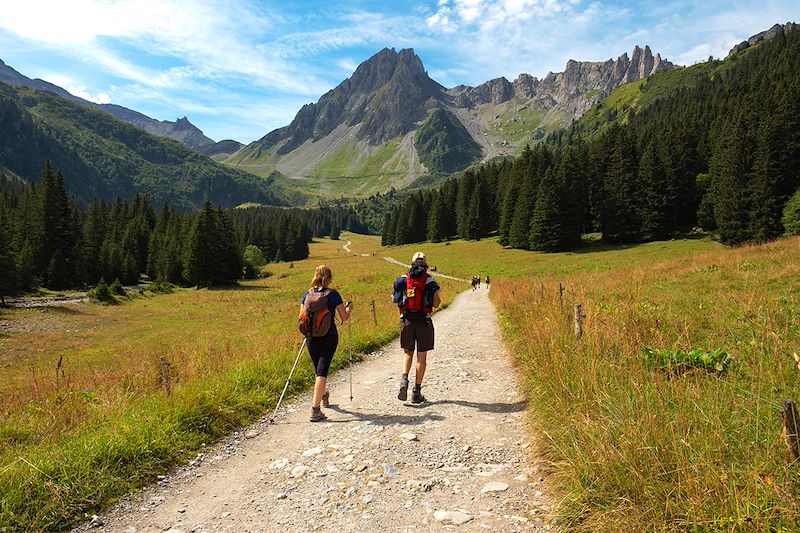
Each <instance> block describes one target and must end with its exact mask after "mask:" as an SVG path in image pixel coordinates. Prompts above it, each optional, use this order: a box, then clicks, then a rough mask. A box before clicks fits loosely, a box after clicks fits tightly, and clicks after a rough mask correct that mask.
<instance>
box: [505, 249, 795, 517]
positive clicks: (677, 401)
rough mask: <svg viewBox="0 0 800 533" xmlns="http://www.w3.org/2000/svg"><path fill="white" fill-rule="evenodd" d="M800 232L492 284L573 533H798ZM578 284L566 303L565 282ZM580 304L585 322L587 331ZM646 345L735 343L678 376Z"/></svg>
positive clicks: (569, 286)
mask: <svg viewBox="0 0 800 533" xmlns="http://www.w3.org/2000/svg"><path fill="white" fill-rule="evenodd" d="M798 258H800V239H788V240H783V241H779V242H775V243H771V244H767V245H763V246H748V247H742V248H736V249H722V250H718V251H713V252H708V253H702V254H696V255H690V256H685V257H679V258H676V259H666V258H665V259H662V260H661V261H654V262H648V263H647V264H643V265H638V266H632V267H630V268H619V269H616V270H613V271H609V272H585V273H580V274H573V275H567V276H556V277H554V278H553V279H552V281H550V282H545V292H544V298H542V297H541V294H542V293H541V286H542V283H541V281H539V280H524V281H523V280H521V279H514V280H509V279H503V280H498V281H497V282H496V283H495V284H494V285H493V287H492V297H493V299H494V300H495V301H496V302H497V303H498V305H499V307H500V309H501V312H502V316H503V320H504V330H505V332H506V338H507V341H508V343H509V345H510V346H511V347H512V350H513V352H514V356H515V360H516V361H517V364H518V366H519V368H520V370H521V371H522V373H523V374H524V376H525V378H526V383H527V389H528V392H529V395H530V401H531V404H530V405H531V413H532V415H533V416H532V417H531V418H532V421H533V423H534V424H535V426H536V427H537V428H538V429H539V431H540V433H541V434H542V435H544V438H543V440H542V446H541V448H542V450H543V452H544V453H545V454H546V455H547V456H548V457H549V458H550V459H551V461H552V463H553V468H554V473H555V478H556V480H557V486H558V487H559V489H560V491H561V493H562V494H563V495H564V501H563V504H562V506H561V508H560V509H559V516H560V518H561V520H562V523H563V524H564V525H565V526H567V527H568V529H570V530H575V531H687V530H694V531H794V530H796V529H797V528H798V527H799V526H800V523H798V517H800V513H799V511H800V490H798V489H800V486H799V485H798V473H800V472H798V468H797V465H796V464H790V463H788V462H787V455H786V453H785V448H784V445H783V443H782V442H781V427H782V421H781V418H780V402H781V400H783V399H784V398H792V399H795V400H797V399H800V387H798V380H799V379H800V371H799V370H798V368H797V367H796V365H795V363H794V360H793V358H792V353H793V352H795V351H797V350H798V348H799V347H800V261H798ZM559 282H560V283H563V285H564V286H565V287H566V295H565V299H564V302H565V305H564V308H563V309H562V308H561V306H560V304H559V299H558V292H557V284H558V283H559ZM574 303H581V304H582V306H583V311H584V313H585V315H586V320H585V324H584V336H583V338H582V339H581V340H580V341H577V340H576V339H575V336H574V330H573V327H574V326H573V322H574V321H573V307H572V305H573V304H574ZM645 346H650V347H658V348H672V347H676V346H677V347H682V348H684V349H687V350H688V349H691V348H695V347H699V348H703V349H713V348H722V349H724V350H726V351H728V352H729V353H730V354H731V355H732V356H733V358H734V362H733V364H732V365H731V367H730V368H729V369H728V371H727V372H725V373H723V374H721V375H716V374H708V373H706V372H704V371H693V372H688V373H686V374H683V375H680V376H676V375H671V374H667V373H665V372H663V371H659V370H654V369H651V368H649V367H648V365H647V364H646V363H645V359H644V357H643V356H642V348H643V347H645Z"/></svg>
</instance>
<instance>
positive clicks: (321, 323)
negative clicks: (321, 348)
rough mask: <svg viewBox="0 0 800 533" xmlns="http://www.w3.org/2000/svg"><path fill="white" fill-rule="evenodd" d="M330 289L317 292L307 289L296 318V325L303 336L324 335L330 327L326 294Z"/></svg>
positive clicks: (331, 318)
mask: <svg viewBox="0 0 800 533" xmlns="http://www.w3.org/2000/svg"><path fill="white" fill-rule="evenodd" d="M330 293H331V290H330V289H325V290H324V291H321V292H317V291H315V290H313V289H312V290H310V291H308V294H307V295H306V299H305V301H304V302H303V308H302V309H301V310H300V316H299V317H298V319H297V326H298V328H299V329H300V333H302V334H303V335H304V336H305V337H324V336H325V335H327V334H328V331H329V330H330V329H331V320H333V316H331V312H330V309H328V295H329V294H330Z"/></svg>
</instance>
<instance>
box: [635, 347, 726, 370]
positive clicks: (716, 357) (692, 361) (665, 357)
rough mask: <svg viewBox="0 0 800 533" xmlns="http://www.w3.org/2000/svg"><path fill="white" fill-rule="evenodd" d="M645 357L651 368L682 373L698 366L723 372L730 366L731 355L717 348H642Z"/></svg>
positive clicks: (698, 367)
mask: <svg viewBox="0 0 800 533" xmlns="http://www.w3.org/2000/svg"><path fill="white" fill-rule="evenodd" d="M642 352H643V354H644V358H645V360H646V361H647V364H648V365H649V366H650V367H651V368H657V369H659V370H666V371H668V372H671V373H675V374H682V373H684V372H686V371H688V370H691V369H694V368H697V369H700V370H705V371H708V372H717V373H722V372H724V371H725V370H726V369H727V368H728V364H730V361H731V356H730V354H728V352H726V351H725V350H723V349H721V348H716V349H714V350H710V351H706V350H701V349H700V348H694V349H692V350H690V351H688V352H687V351H686V350H684V349H683V348H672V349H670V348H650V347H648V346H645V347H644V348H642Z"/></svg>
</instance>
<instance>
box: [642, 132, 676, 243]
mask: <svg viewBox="0 0 800 533" xmlns="http://www.w3.org/2000/svg"><path fill="white" fill-rule="evenodd" d="M663 168H664V164H663V162H662V161H661V160H660V159H659V158H658V153H657V151H656V147H655V143H654V142H653V141H652V140H651V141H650V142H648V143H647V146H646V147H645V149H644V152H643V153H642V157H641V159H640V160H639V183H640V184H641V187H642V189H643V193H644V194H643V202H642V204H643V205H642V209H641V221H642V237H643V238H644V239H645V240H659V239H663V238H665V237H666V236H667V235H668V233H669V215H670V207H671V206H670V202H669V198H668V195H667V194H668V193H667V183H666V179H665V176H664V175H663V173H662V170H663Z"/></svg>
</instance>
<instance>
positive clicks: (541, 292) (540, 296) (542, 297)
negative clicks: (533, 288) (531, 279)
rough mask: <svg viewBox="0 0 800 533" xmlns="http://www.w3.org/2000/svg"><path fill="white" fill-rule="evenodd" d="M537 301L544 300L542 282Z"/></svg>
mask: <svg viewBox="0 0 800 533" xmlns="http://www.w3.org/2000/svg"><path fill="white" fill-rule="evenodd" d="M539 301H542V302H543V301H544V283H542V285H541V287H540V288H539Z"/></svg>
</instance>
